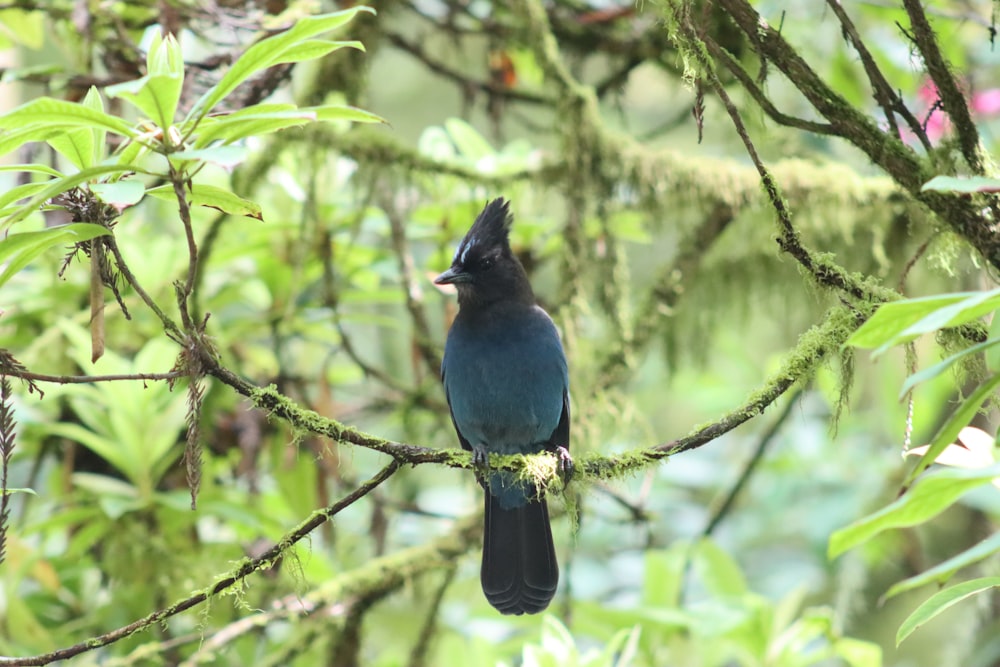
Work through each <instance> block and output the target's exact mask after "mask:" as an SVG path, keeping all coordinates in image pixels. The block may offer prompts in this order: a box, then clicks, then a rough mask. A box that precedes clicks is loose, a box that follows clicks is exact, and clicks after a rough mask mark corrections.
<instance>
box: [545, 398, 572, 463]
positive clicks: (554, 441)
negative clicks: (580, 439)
mask: <svg viewBox="0 0 1000 667" xmlns="http://www.w3.org/2000/svg"><path fill="white" fill-rule="evenodd" d="M549 444H550V445H552V446H553V447H564V448H565V449H566V450H567V451H568V450H569V389H563V407H562V415H561V416H560V417H559V425H558V426H556V430H555V431H553V432H552V437H551V438H549Z"/></svg>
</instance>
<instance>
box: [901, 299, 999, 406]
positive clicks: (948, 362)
mask: <svg viewBox="0 0 1000 667" xmlns="http://www.w3.org/2000/svg"><path fill="white" fill-rule="evenodd" d="M996 319H1000V318H996ZM997 343H1000V338H990V339H988V340H985V341H983V342H982V343H977V344H976V345H973V346H972V347H967V348H965V349H964V350H962V351H961V352H956V353H955V354H953V355H951V356H950V357H948V358H947V359H945V360H943V361H941V362H939V363H936V364H934V365H933V366H931V367H929V368H925V369H923V370H922V371H919V372H917V373H914V374H913V375H911V376H910V377H908V378H906V382H904V383H903V388H902V389H900V390H899V397H900V398H903V397H904V396H906V393H907V392H908V391H910V389H912V388H913V387H915V386H917V385H918V384H920V383H921V382H927V381H928V380H932V379H934V378H936V377H937V376H938V375H941V373H943V372H944V371H946V370H948V369H949V368H950V367H951V366H954V365H955V363H956V362H958V360H959V359H961V358H963V357H967V356H969V355H970V354H978V353H979V352H982V351H983V350H988V349H990V348H992V347H994V346H995V345H997ZM994 370H996V369H994Z"/></svg>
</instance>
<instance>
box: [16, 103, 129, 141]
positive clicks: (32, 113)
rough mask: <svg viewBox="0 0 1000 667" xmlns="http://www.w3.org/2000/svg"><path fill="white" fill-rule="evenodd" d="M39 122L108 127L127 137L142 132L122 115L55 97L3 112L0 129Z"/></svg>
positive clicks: (23, 126)
mask: <svg viewBox="0 0 1000 667" xmlns="http://www.w3.org/2000/svg"><path fill="white" fill-rule="evenodd" d="M38 125H44V126H47V127H51V126H59V127H63V128H72V127H87V128H104V129H105V130H109V131H111V132H114V133H115V134H120V135H122V136H125V137H135V136H137V135H138V133H137V132H136V131H135V130H134V129H133V128H132V127H131V126H130V125H129V124H128V123H126V122H125V121H123V120H122V119H121V118H117V117H116V116H112V115H111V114H108V113H105V112H103V111H96V110H94V109H91V108H90V107H88V106H84V105H83V104H78V103H76V102H66V101H65V100H57V99H54V98H51V97H39V98H38V99H34V100H32V101H30V102H27V103H25V104H22V105H21V106H19V107H17V108H16V109H13V110H12V111H9V112H7V113H5V114H4V115H2V116H0V129H4V130H17V129H20V128H25V127H30V126H38Z"/></svg>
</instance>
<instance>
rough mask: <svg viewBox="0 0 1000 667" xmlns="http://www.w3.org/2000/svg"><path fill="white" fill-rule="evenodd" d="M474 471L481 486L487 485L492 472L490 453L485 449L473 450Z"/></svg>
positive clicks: (476, 448)
mask: <svg viewBox="0 0 1000 667" xmlns="http://www.w3.org/2000/svg"><path fill="white" fill-rule="evenodd" d="M472 469H473V470H474V471H475V473H476V480H478V481H479V483H480V484H482V485H485V484H486V478H487V475H488V473H489V471H490V453H489V452H488V451H486V448H485V447H474V448H473V449H472Z"/></svg>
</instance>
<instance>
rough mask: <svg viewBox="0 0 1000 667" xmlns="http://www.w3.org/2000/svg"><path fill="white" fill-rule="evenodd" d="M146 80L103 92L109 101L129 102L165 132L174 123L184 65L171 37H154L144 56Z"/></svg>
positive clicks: (112, 87) (128, 83) (121, 84)
mask: <svg viewBox="0 0 1000 667" xmlns="http://www.w3.org/2000/svg"><path fill="white" fill-rule="evenodd" d="M146 71H147V74H146V76H144V77H142V78H140V79H136V80H134V81H126V82H124V83H119V84H116V85H114V86H109V87H108V88H106V89H105V91H104V92H105V93H107V95H108V96H109V97H117V98H120V99H123V100H126V101H128V102H130V103H131V104H132V105H133V106H135V107H136V108H137V109H139V110H140V111H141V112H142V113H143V114H145V116H146V117H147V118H149V119H150V120H152V121H153V122H154V123H156V125H157V127H159V128H160V129H161V130H163V131H164V132H163V134H164V136H168V134H167V132H166V130H167V128H168V127H170V126H171V125H172V124H173V122H174V116H176V115H177V105H178V103H179V102H180V99H181V89H182V88H183V87H184V61H183V59H182V56H181V51H180V45H179V44H178V43H177V40H176V39H174V36H173V35H169V34H168V35H167V36H166V37H163V36H162V34H161V33H156V35H155V36H154V37H153V39H152V42H151V43H150V46H149V52H148V54H147V56H146Z"/></svg>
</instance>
